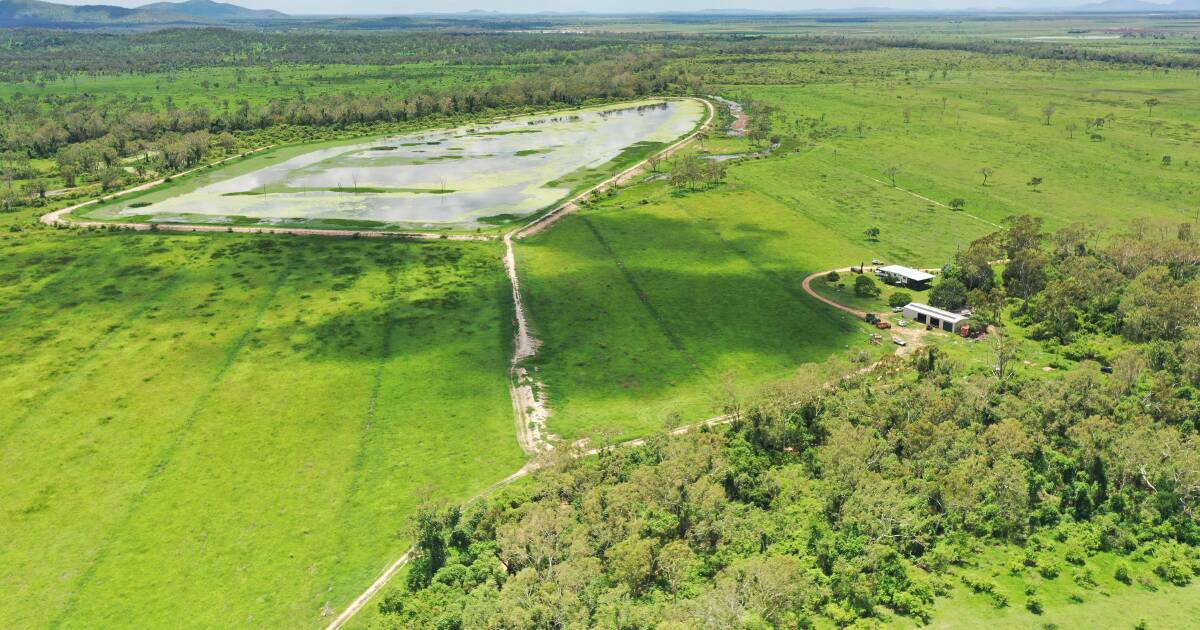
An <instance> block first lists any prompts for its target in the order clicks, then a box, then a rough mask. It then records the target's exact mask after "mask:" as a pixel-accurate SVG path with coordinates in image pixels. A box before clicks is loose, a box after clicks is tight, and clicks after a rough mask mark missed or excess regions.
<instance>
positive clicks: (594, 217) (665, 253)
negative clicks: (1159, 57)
mask: <svg viewBox="0 0 1200 630" xmlns="http://www.w3.org/2000/svg"><path fill="white" fill-rule="evenodd" d="M888 54H892V51H886V52H875V53H866V54H864V55H863V58H864V59H868V60H870V63H873V64H877V65H878V66H880V67H887V64H888V63H890V62H891V61H889V59H888V58H885V57H884V55H888ZM896 54H897V55H899V56H900V57H901V58H904V56H905V55H907V54H908V53H896ZM872 55H874V56H873V57H872ZM859 61H860V63H864V64H865V63H867V62H866V61H862V60H859ZM976 63H978V60H976ZM993 63H995V62H993ZM739 68H741V69H742V70H743V72H744V74H745V75H746V76H748V77H759V76H770V77H774V75H773V74H772V73H774V72H777V71H779V70H780V69H786V68H788V66H787V65H786V64H783V63H781V62H779V61H778V60H776V59H773V58H766V59H761V60H757V61H756V62H751V61H746V62H745V63H742V64H741V65H739ZM854 76H855V78H854V79H853V80H851V79H849V78H846V77H836V76H835V77H833V78H825V79H823V80H818V81H816V82H814V83H807V84H799V85H786V84H785V85H754V84H740V85H737V86H729V87H728V88H727V89H726V90H724V91H723V93H725V94H727V95H729V96H730V97H732V98H735V99H737V100H741V101H742V102H750V101H752V100H759V101H762V102H767V103H770V104H771V105H773V106H774V107H775V108H776V110H775V114H774V115H773V122H774V126H775V130H776V133H781V134H782V135H784V136H785V142H784V149H782V150H780V151H777V152H775V153H774V154H772V155H771V156H767V157H760V158H750V159H743V160H736V161H733V162H731V163H730V170H729V176H728V180H727V181H726V182H725V183H723V184H721V185H719V186H717V187H715V188H713V189H712V190H708V191H703V192H695V193H678V192H672V191H671V190H670V189H668V188H667V186H666V184H665V183H664V182H661V181H658V182H653V183H645V182H643V183H640V184H636V185H633V186H630V187H627V188H625V189H624V190H622V191H621V192H620V193H619V194H617V195H616V196H615V197H609V198H606V199H604V200H603V201H601V202H598V203H594V204H592V205H591V206H590V207H589V209H587V210H584V211H582V212H581V213H579V214H578V215H576V216H572V217H569V218H567V219H565V220H564V221H562V222H561V223H560V224H559V225H557V226H556V227H555V228H554V229H553V230H549V231H547V232H544V233H542V234H540V235H538V236H536V237H534V238H531V239H529V240H528V241H526V242H523V243H521V244H520V245H519V247H518V257H519V259H520V260H521V269H522V273H523V278H522V279H523V286H524V288H525V290H526V292H527V294H528V301H529V307H530V310H531V316H532V321H533V326H534V328H535V331H536V333H537V334H538V335H539V337H540V338H541V339H542V341H543V342H544V345H543V346H542V349H541V353H540V355H539V357H538V358H537V359H536V366H537V367H538V369H539V372H540V378H541V379H542V381H543V382H544V383H545V384H546V386H547V392H548V397H549V400H550V405H551V407H552V409H553V410H554V415H553V417H552V418H551V420H550V428H551V430H552V431H554V432H556V433H559V434H561V435H563V436H564V437H568V438H570V437H578V436H581V435H588V434H597V433H602V434H615V435H622V436H628V435H634V434H639V433H644V432H646V431H650V430H653V429H656V428H659V427H660V426H662V425H663V424H671V423H675V422H679V421H694V420H699V419H702V418H705V417H708V416H711V415H716V413H717V412H718V411H719V406H720V405H719V403H718V400H717V399H718V398H720V395H714V394H713V392H714V391H722V390H723V388H724V387H725V385H724V384H725V383H726V382H729V381H732V382H736V383H739V384H746V383H757V382H763V381H766V380H772V379H775V378H780V377H782V376H785V375H786V374H787V373H788V372H789V371H790V370H794V369H796V367H797V366H799V365H801V364H802V363H804V362H807V361H821V360H823V359H824V358H827V357H829V356H832V355H834V354H836V353H839V352H843V351H845V350H847V349H857V348H860V347H862V340H863V338H864V337H865V335H863V329H862V328H860V327H858V326H857V325H856V324H854V323H853V322H848V321H846V319H847V318H848V316H844V315H840V314H836V313H831V312H829V310H828V309H826V308H825V307H818V306H814V305H813V304H811V303H810V300H808V298H806V297H805V296H803V295H801V294H800V293H799V287H800V281H801V279H802V278H803V277H804V276H806V275H807V274H809V273H812V272H816V271H821V270H825V269H831V268H840V267H845V266H849V265H855V264H858V263H859V262H862V261H870V260H872V259H876V258H878V259H881V260H885V261H887V262H889V263H897V264H903V265H907V266H912V267H918V268H923V267H940V266H941V265H943V264H945V263H946V262H948V261H950V260H951V259H952V258H953V256H954V253H955V251H957V250H958V249H960V248H962V247H965V246H966V245H967V244H969V243H970V242H971V241H972V240H974V239H976V238H979V237H981V236H983V235H985V234H988V233H990V232H993V231H995V230H997V229H998V228H999V226H1000V224H1001V223H1002V222H1003V220H1004V218H1005V217H1007V216H1009V215H1013V214H1019V213H1032V214H1034V215H1035V216H1039V217H1041V218H1043V219H1044V221H1045V224H1046V228H1047V229H1055V228H1058V227H1061V226H1063V225H1066V224H1068V223H1071V222H1077V221H1082V222H1087V223H1090V224H1093V225H1101V226H1102V225H1109V226H1113V227H1117V226H1120V225H1122V224H1128V223H1129V222H1130V221H1132V220H1133V219H1135V218H1147V219H1153V220H1162V221H1168V222H1170V221H1175V222H1178V221H1183V220H1189V219H1191V218H1192V217H1191V216H1190V215H1187V214H1184V213H1181V212H1180V211H1179V208H1189V207H1194V204H1193V203H1192V201H1191V196H1190V193H1189V190H1190V188H1189V185H1188V182H1190V181H1192V180H1193V179H1194V177H1195V170H1196V169H1200V153H1197V152H1196V151H1197V149H1196V148H1195V147H1196V146H1197V145H1195V143H1194V141H1195V140H1200V137H1196V133H1197V131H1200V130H1197V129H1196V128H1195V127H1193V126H1191V125H1190V123H1189V121H1192V120H1195V119H1196V117H1197V114H1200V96H1197V95H1196V93H1195V91H1194V90H1190V91H1189V90H1187V89H1186V88H1185V86H1186V85H1189V84H1190V83H1191V82H1192V81H1193V78H1192V77H1190V76H1186V77H1185V76H1182V75H1178V74H1177V73H1173V74H1170V75H1168V74H1163V73H1158V74H1156V73H1151V72H1138V71H1128V70H1111V69H1110V70H1107V71H1103V72H1101V71H1096V70H1094V69H1091V67H1090V66H1088V67H1085V68H1083V69H1078V70H1074V71H1065V70H1064V71H1059V72H1056V73H1050V72H1036V71H1033V72H1021V73H1015V72H1002V71H999V70H995V69H993V70H990V71H982V70H981V71H978V72H975V71H971V72H963V71H956V72H949V73H947V75H946V78H945V79H942V78H940V77H941V75H936V76H934V77H933V78H931V79H925V78H923V77H922V76H921V75H915V78H914V75H912V74H909V73H908V72H905V73H901V72H900V71H899V70H895V71H893V72H881V73H878V74H877V75H876V78H872V79H860V78H858V77H859V75H854ZM860 81H861V83H860ZM1151 95H1156V96H1157V97H1158V98H1160V100H1161V101H1162V102H1163V103H1169V105H1160V106H1159V107H1158V108H1156V110H1155V115H1154V118H1153V119H1152V120H1154V121H1158V122H1161V126H1160V127H1158V128H1157V129H1156V130H1154V131H1155V133H1154V134H1153V136H1152V135H1151V131H1152V128H1151V126H1150V125H1149V124H1148V123H1147V120H1148V119H1149V117H1148V115H1147V112H1146V110H1145V108H1144V106H1143V105H1142V100H1143V99H1144V98H1147V97H1149V96H1151ZM943 97H945V98H946V101H945V103H946V104H945V108H944V109H943V104H942V103H943V101H942V98H943ZM1048 101H1053V102H1054V103H1056V108H1057V109H1056V113H1055V117H1053V118H1052V120H1051V123H1052V124H1051V125H1049V126H1047V125H1046V124H1045V121H1044V119H1043V117H1042V113H1041V107H1042V106H1043V105H1044V104H1045V103H1046V102H1048ZM906 111H907V119H908V122H907V123H906V122H905V112H906ZM1109 112H1113V114H1114V116H1113V119H1112V120H1111V121H1110V122H1108V123H1107V124H1106V126H1105V128H1104V130H1103V131H1102V135H1103V139H1102V140H1099V141H1091V140H1088V139H1086V138H1083V137H1080V135H1082V134H1081V132H1076V133H1077V135H1076V137H1075V138H1074V139H1071V138H1069V137H1068V133H1067V131H1066V129H1065V125H1066V123H1067V122H1069V121H1080V120H1082V118H1083V117H1084V116H1088V117H1101V116H1106V115H1107V114H1108V113H1109ZM751 113H752V114H753V112H751ZM860 121H862V124H863V131H862V133H861V134H859V133H858V132H857V131H856V126H857V125H858V123H859V122H860ZM750 148H751V147H750V142H749V141H748V140H747V139H742V138H731V137H727V136H723V135H720V134H714V136H713V138H711V139H710V140H709V141H708V146H707V147H706V149H707V150H708V152H710V153H745V152H747V151H749V150H750ZM1165 154H1171V155H1173V162H1172V165H1171V166H1169V167H1164V166H1163V165H1162V163H1161V159H1160V158H1161V156H1162V155H1165ZM894 165H901V168H900V171H899V173H898V175H897V185H896V186H892V185H891V182H890V178H889V177H888V175H886V174H885V171H886V169H888V168H889V167H890V166H894ZM983 166H992V167H993V168H994V169H995V173H996V174H995V175H993V177H992V178H991V181H989V185H988V186H986V187H985V186H982V185H981V181H980V177H979V169H980V168H982V167H983ZM1035 175H1036V176H1039V177H1043V178H1044V180H1045V182H1046V183H1045V184H1043V185H1042V186H1041V189H1040V192H1034V191H1033V190H1032V188H1031V187H1030V186H1027V185H1026V181H1027V180H1028V179H1029V178H1030V177H1031V176H1035ZM1049 182H1054V184H1053V185H1051V184H1049ZM955 198H962V199H965V200H966V208H965V211H961V212H960V211H954V210H951V209H950V208H949V207H947V206H948V204H949V201H950V200H952V199H955ZM872 227H878V228H880V235H879V237H878V238H877V239H873V238H869V237H867V236H866V235H865V231H866V230H867V229H868V228H872ZM846 282H847V289H846V290H845V291H844V292H842V293H840V294H838V298H839V299H840V300H842V301H844V302H846V303H848V304H850V305H851V306H859V307H863V308H867V307H869V309H870V310H875V311H886V310H887V309H886V302H885V301H884V300H885V299H886V297H887V294H888V293H887V291H888V289H885V293H884V295H883V296H881V298H879V299H875V298H872V299H865V300H864V299H859V298H856V297H854V296H853V295H852V290H851V289H850V288H849V286H850V285H849V281H848V280H847V281H846ZM816 284H817V285H818V290H822V291H826V292H827V293H828V292H829V291H828V290H829V289H830V287H824V286H820V285H822V284H823V283H822V282H821V281H818V282H817V283H816ZM946 343H948V344H952V343H954V342H953V340H950V341H947V342H946ZM981 347H982V346H981ZM1038 352H1040V351H1035V350H1033V349H1032V347H1031V349H1030V353H1031V354H1030V356H1034V355H1037V354H1038ZM980 360H981V361H982V360H984V359H982V358H980ZM1031 362H1034V361H1032V360H1031ZM1052 362H1053V361H1052V360H1047V361H1046V362H1045V363H1043V365H1045V364H1046V363H1052Z"/></svg>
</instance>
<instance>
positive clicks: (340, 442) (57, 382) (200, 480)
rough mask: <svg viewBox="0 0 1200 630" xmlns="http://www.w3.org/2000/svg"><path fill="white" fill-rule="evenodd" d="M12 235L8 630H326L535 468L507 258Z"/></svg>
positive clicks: (6, 315) (369, 244)
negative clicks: (490, 495)
mask: <svg viewBox="0 0 1200 630" xmlns="http://www.w3.org/2000/svg"><path fill="white" fill-rule="evenodd" d="M22 223H23V222H22ZM10 224H13V221H12V220H10V219H7V218H5V219H4V226H3V227H4V229H5V232H4V235H3V236H2V237H0V238H2V239H3V250H4V256H3V257H0V276H3V278H4V280H5V282H4V283H3V285H2V286H3V288H2V289H0V291H2V293H0V304H3V309H2V310H0V331H2V334H0V357H2V360H0V408H3V409H4V410H5V413H4V414H2V416H0V465H2V466H3V467H4V468H5V470H7V471H8V473H7V474H6V475H4V477H3V479H2V480H0V493H2V494H3V496H4V497H5V502H4V508H3V510H0V584H3V589H0V590H2V594H0V610H3V611H4V612H5V625H7V626H9V627H47V626H55V627H78V628H95V627H146V626H159V627H163V626H177V625H179V624H183V625H187V626H193V627H244V626H255V627H319V626H321V625H322V624H323V623H326V622H327V621H328V618H327V617H328V615H330V614H333V613H334V612H335V611H339V610H341V609H342V608H343V607H344V606H345V605H346V604H347V603H349V601H350V600H351V599H353V598H354V597H355V596H356V595H357V594H358V593H360V592H361V591H362V589H363V588H365V586H366V585H367V584H369V583H370V581H371V580H373V579H374V578H375V576H376V575H378V573H379V572H380V571H381V570H382V569H383V568H384V567H385V566H386V565H387V564H388V563H389V562H390V561H392V560H394V559H395V557H397V556H398V555H399V554H400V553H401V552H402V551H403V550H404V549H405V548H406V547H407V545H408V541H407V540H405V537H406V534H405V529H404V527H403V524H404V523H405V522H406V518H407V515H408V514H409V511H410V510H411V509H412V507H413V506H414V504H415V503H416V502H417V501H418V500H419V499H420V498H421V497H424V496H433V497H445V498H448V499H452V500H462V499H465V498H467V497H468V496H470V495H472V494H474V493H476V492H478V491H479V490H481V489H483V488H484V487H486V486H487V485H489V484H490V483H492V482H494V481H495V480H497V479H500V478H502V477H504V476H505V475H507V474H508V473H510V472H512V471H513V470H515V469H517V468H518V467H520V465H521V464H522V462H523V456H522V453H521V451H520V449H519V448H518V446H517V444H516V441H515V440H514V438H513V430H512V415H511V414H512V412H511V404H510V402H509V398H508V393H507V385H506V381H505V373H506V371H505V368H506V365H507V355H508V353H509V346H510V341H509V339H510V334H511V333H510V324H509V315H508V313H509V310H510V305H509V296H508V293H507V291H508V288H507V283H506V280H505V278H504V275H503V269H502V266H501V263H500V249H499V246H498V245H496V244H452V243H406V242H391V241H379V240H375V239H370V240H354V239H316V238H299V237H291V238H285V237H271V236H242V235H233V234H216V235H214V234H204V235H194V236H193V235H166V234H129V233H120V232H118V233H108V232H100V233H92V234H87V233H78V232H68V231H52V230H49V229H37V228H26V229H25V230H24V231H22V232H20V233H8V232H7V228H8V226H9V225H10Z"/></svg>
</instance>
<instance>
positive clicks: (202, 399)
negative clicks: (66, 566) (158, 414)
mask: <svg viewBox="0 0 1200 630" xmlns="http://www.w3.org/2000/svg"><path fill="white" fill-rule="evenodd" d="M292 271H293V266H292V265H291V264H289V265H288V266H287V267H285V268H284V269H282V270H281V271H280V272H279V276H278V277H277V278H276V279H275V281H274V282H272V283H271V285H270V286H269V287H268V289H267V292H266V295H264V296H263V298H262V300H261V301H260V302H259V304H258V306H257V308H255V311H254V313H253V314H252V315H251V316H250V317H249V318H248V320H247V321H248V324H247V326H246V327H245V328H244V329H243V331H242V333H241V335H239V336H238V338H237V340H235V341H234V343H233V344H232V345H231V346H230V347H229V349H228V350H226V352H225V357H224V359H223V360H222V362H221V364H220V365H219V366H218V367H217V371H216V373H215V374H213V376H212V378H211V379H209V382H208V384H207V385H206V386H205V388H204V390H203V391H201V392H200V394H199V395H198V396H197V397H196V400H195V402H193V403H192V408H191V410H190V411H189V412H188V415H187V416H186V417H185V418H184V420H183V422H182V423H181V424H180V425H179V427H177V428H176V429H175V430H174V431H173V432H172V433H173V435H172V436H171V438H170V442H169V443H168V444H167V445H166V446H165V448H163V450H162V452H161V453H160V454H159V455H158V457H156V458H155V460H154V462H153V465H152V466H151V467H150V469H149V470H148V471H147V472H146V475H145V476H144V478H143V479H142V482H141V486H140V487H139V488H138V490H137V492H135V493H134V494H133V495H132V497H131V499H130V502H129V505H128V506H127V507H126V509H125V513H124V514H123V515H122V516H121V518H120V519H119V520H118V521H117V522H116V523H115V524H114V525H113V526H112V527H111V528H109V530H108V534H107V535H106V536H105V537H104V539H103V540H102V541H101V542H100V545H99V546H98V547H97V549H96V553H95V555H93V556H92V558H91V560H90V561H89V562H88V563H87V566H86V568H84V570H83V572H81V573H80V574H79V576H78V577H77V578H76V579H75V580H74V581H73V583H72V584H71V588H70V591H69V594H68V596H67V600H66V602H65V603H64V604H63V607H62V609H61V610H59V611H58V613H57V614H55V616H54V618H53V619H52V620H51V622H50V624H49V627H51V628H58V627H60V626H62V624H63V623H64V622H65V621H67V619H68V618H69V617H70V616H71V613H73V612H74V610H75V605H76V604H77V602H78V601H79V596H80V594H81V593H82V592H83V590H84V589H85V588H87V586H88V585H89V584H90V583H91V581H92V579H93V578H94V577H95V575H96V571H97V570H98V568H99V567H100V565H101V564H102V563H103V562H104V561H105V559H107V557H108V552H109V550H110V549H111V548H112V545H113V543H114V542H115V540H116V539H117V537H118V535H119V533H120V532H121V531H123V530H124V529H125V528H126V525H128V524H129V523H130V522H131V521H132V520H133V518H134V516H135V515H136V514H137V512H138V509H139V508H140V507H141V505H142V502H143V501H145V498H146V496H147V495H148V494H149V493H150V491H151V490H152V487H153V485H154V482H155V481H157V480H158V479H160V478H161V476H162V474H163V472H164V471H166V469H167V467H168V466H170V464H171V461H172V460H173V459H174V458H175V453H176V452H178V451H179V448H180V447H181V446H182V445H183V442H184V440H185V439H186V438H187V436H188V435H189V434H191V432H192V429H193V427H195V425H196V421H197V420H198V419H199V417H200V414H201V413H202V412H203V411H204V408H205V407H206V406H207V404H208V401H209V399H210V398H211V397H212V395H213V394H214V393H215V392H216V391H217V390H218V388H219V386H220V385H221V383H222V381H224V379H225V375H226V374H227V373H228V372H229V368H230V367H232V366H233V364H234V363H236V362H237V360H238V357H239V356H241V354H242V350H244V349H245V348H246V345H247V344H248V343H249V341H250V337H251V336H252V335H253V334H254V331H255V329H257V328H258V325H259V323H260V322H261V321H262V317H263V315H264V314H265V313H266V312H267V309H268V308H270V306H271V304H272V303H274V302H275V298H276V296H278V295H279V290H280V289H281V288H282V287H283V285H284V283H285V282H287V279H288V278H289V277H290V276H291V274H292Z"/></svg>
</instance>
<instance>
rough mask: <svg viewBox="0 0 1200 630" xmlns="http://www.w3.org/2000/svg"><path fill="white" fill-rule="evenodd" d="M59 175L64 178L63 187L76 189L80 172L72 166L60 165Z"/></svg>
mask: <svg viewBox="0 0 1200 630" xmlns="http://www.w3.org/2000/svg"><path fill="white" fill-rule="evenodd" d="M58 174H59V176H60V177H62V180H63V185H64V186H66V187H67V188H74V187H75V178H76V177H77V176H78V175H79V170H78V169H76V168H75V166H74V165H72V164H59V166H58Z"/></svg>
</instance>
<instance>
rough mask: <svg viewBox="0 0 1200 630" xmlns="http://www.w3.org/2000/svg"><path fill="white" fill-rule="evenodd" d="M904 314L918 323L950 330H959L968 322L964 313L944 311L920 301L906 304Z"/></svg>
mask: <svg viewBox="0 0 1200 630" xmlns="http://www.w3.org/2000/svg"><path fill="white" fill-rule="evenodd" d="M904 316H905V317H907V318H909V319H911V320H913V321H915V322H917V323H918V324H928V325H930V326H933V327H934V328H941V329H942V330H945V331H948V332H958V330H959V329H960V328H962V326H963V324H966V323H967V317H966V316H964V315H959V314H958V313H951V312H950V311H943V310H942V309H940V308H934V307H932V306H929V305H928V304H921V303H919V302H910V303H909V304H908V306H905V307H904Z"/></svg>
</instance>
